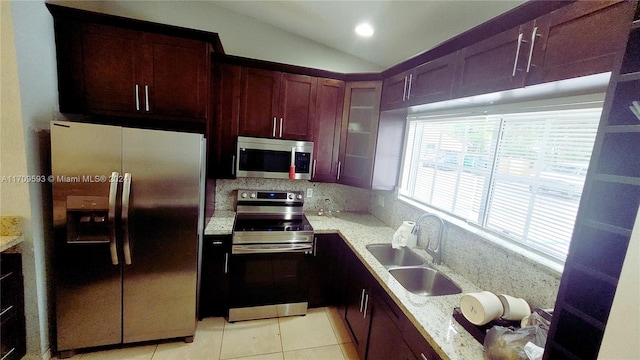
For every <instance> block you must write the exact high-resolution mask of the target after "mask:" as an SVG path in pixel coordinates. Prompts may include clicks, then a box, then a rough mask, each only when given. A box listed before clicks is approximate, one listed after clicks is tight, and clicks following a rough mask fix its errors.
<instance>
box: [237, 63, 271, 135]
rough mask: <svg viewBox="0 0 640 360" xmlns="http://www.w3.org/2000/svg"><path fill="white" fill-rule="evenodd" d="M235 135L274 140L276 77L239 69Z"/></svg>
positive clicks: (265, 72)
mask: <svg viewBox="0 0 640 360" xmlns="http://www.w3.org/2000/svg"><path fill="white" fill-rule="evenodd" d="M241 79H242V80H241V81H242V90H241V93H240V121H239V135H245V136H258V137H275V136H276V134H277V131H276V128H277V125H278V124H276V123H277V121H278V120H279V119H277V113H278V108H279V94H280V73H279V72H274V71H268V70H262V69H253V68H242V76H241Z"/></svg>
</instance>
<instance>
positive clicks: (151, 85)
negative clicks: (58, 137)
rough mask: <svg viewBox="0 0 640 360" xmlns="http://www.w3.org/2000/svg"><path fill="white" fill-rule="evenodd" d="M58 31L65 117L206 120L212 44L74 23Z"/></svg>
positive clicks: (63, 21) (61, 22)
mask: <svg viewBox="0 0 640 360" xmlns="http://www.w3.org/2000/svg"><path fill="white" fill-rule="evenodd" d="M125 25H126V24H125ZM55 30H56V47H57V59H58V86H59V97H60V98H59V100H60V111H61V112H68V113H79V114H88V115H108V116H122V117H137V118H158V119H163V120H175V119H179V120H198V121H205V120H206V118H207V113H208V106H209V101H208V97H209V86H210V85H209V79H210V74H209V72H210V67H209V63H210V61H209V58H210V53H211V51H212V47H211V46H210V44H208V43H207V42H205V41H201V40H195V39H189V38H183V37H179V36H170V35H166V34H159V33H153V32H148V31H141V30H135V29H132V28H129V27H126V26H112V25H105V24H101V23H95V22H91V21H85V20H84V19H83V20H76V19H72V18H69V17H59V18H56V22H55Z"/></svg>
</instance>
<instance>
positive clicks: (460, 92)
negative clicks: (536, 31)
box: [453, 23, 532, 97]
mask: <svg viewBox="0 0 640 360" xmlns="http://www.w3.org/2000/svg"><path fill="white" fill-rule="evenodd" d="M530 27H532V24H531V23H528V24H525V25H522V26H519V27H516V28H513V29H511V30H507V31H505V32H502V33H500V34H497V35H494V36H492V37H490V38H488V39H486V40H483V41H480V42H478V43H476V44H474V45H471V46H469V47H466V48H464V49H462V50H460V51H458V55H457V57H458V60H457V65H456V75H455V78H454V87H453V94H454V97H465V96H471V95H478V94H485V93H490V92H495V91H502V90H508V89H514V88H518V87H522V86H523V85H524V79H525V70H526V68H525V67H526V60H527V55H528V49H529V47H528V42H525V41H527V40H526V34H529V33H530V32H529V31H528V29H529V28H530Z"/></svg>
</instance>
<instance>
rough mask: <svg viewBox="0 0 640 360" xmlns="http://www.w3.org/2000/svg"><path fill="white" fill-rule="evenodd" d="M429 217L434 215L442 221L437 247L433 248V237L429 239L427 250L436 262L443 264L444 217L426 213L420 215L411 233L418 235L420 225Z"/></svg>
mask: <svg viewBox="0 0 640 360" xmlns="http://www.w3.org/2000/svg"><path fill="white" fill-rule="evenodd" d="M428 217H433V218H436V219H437V220H438V221H440V229H439V232H438V238H437V244H436V247H435V248H432V246H431V240H432V239H429V241H427V247H426V248H425V250H426V251H427V253H428V254H430V255H431V256H432V257H433V262H434V263H436V264H441V263H442V239H443V238H444V230H445V223H444V220H442V218H441V217H440V216H438V215H436V214H431V213H424V214H422V215H420V216H419V217H418V219H417V220H416V224H415V225H414V226H413V229H411V234H412V235H416V236H418V235H419V234H418V233H419V232H420V225H419V224H420V222H421V221H422V220H424V219H426V218H428Z"/></svg>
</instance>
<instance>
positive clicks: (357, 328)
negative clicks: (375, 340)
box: [344, 255, 375, 359]
mask: <svg viewBox="0 0 640 360" xmlns="http://www.w3.org/2000/svg"><path fill="white" fill-rule="evenodd" d="M350 260H351V261H349V264H348V265H347V266H349V267H348V270H347V272H346V273H347V274H348V278H347V280H346V285H345V300H346V301H345V304H346V305H345V311H344V319H345V322H346V324H347V327H348V328H349V330H350V332H351V336H352V337H353V340H354V344H355V346H356V350H358V355H359V356H360V358H361V359H365V358H366V355H367V344H368V340H369V329H370V326H371V319H372V308H373V303H372V301H371V295H372V291H371V290H372V288H373V286H374V281H375V280H374V279H373V277H371V274H370V273H369V272H368V271H367V269H366V268H365V267H364V266H362V264H361V263H358V262H359V260H358V259H357V258H355V255H353V256H352V257H351V259H350ZM370 301H371V302H370Z"/></svg>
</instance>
